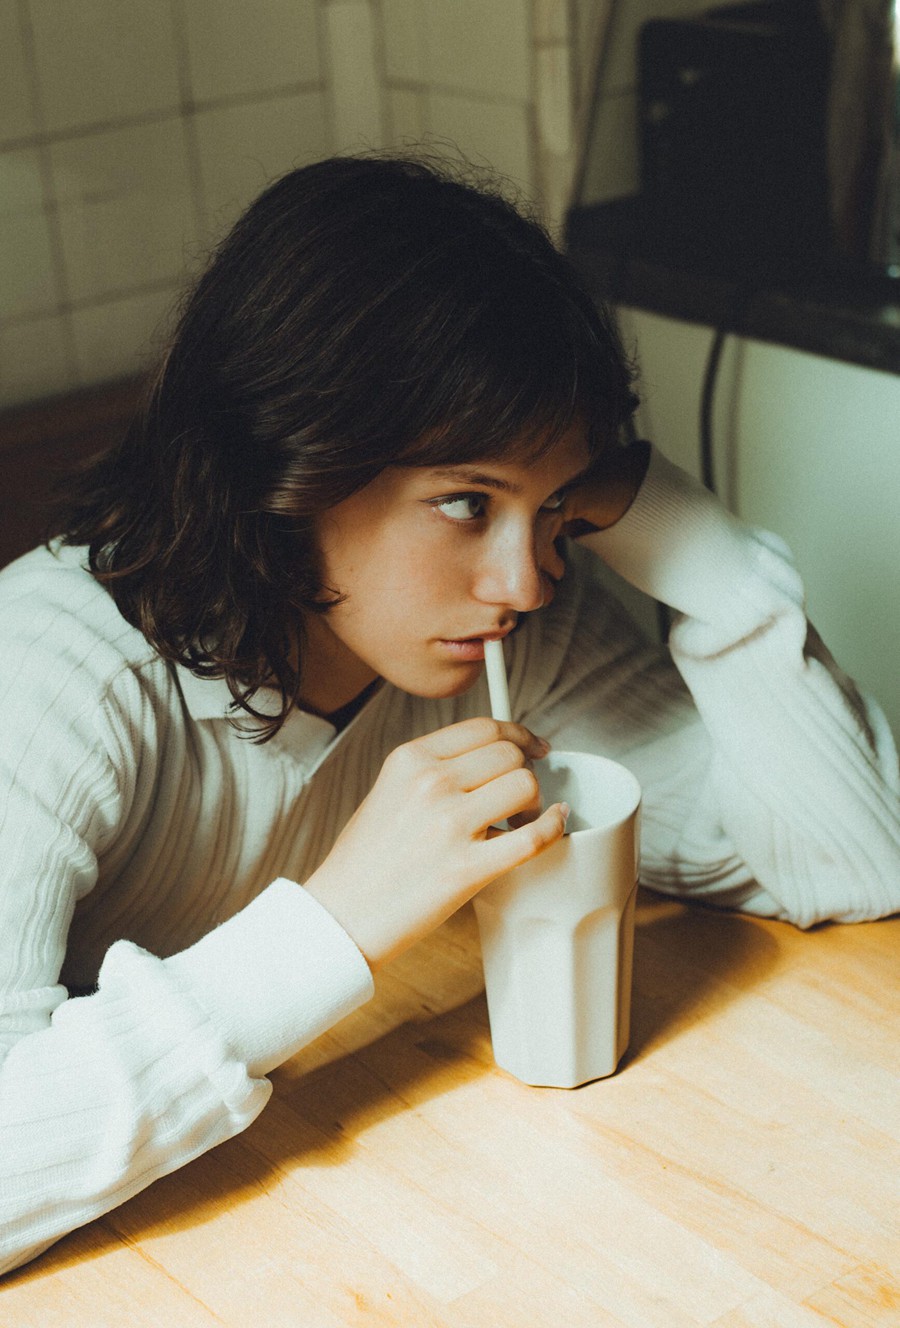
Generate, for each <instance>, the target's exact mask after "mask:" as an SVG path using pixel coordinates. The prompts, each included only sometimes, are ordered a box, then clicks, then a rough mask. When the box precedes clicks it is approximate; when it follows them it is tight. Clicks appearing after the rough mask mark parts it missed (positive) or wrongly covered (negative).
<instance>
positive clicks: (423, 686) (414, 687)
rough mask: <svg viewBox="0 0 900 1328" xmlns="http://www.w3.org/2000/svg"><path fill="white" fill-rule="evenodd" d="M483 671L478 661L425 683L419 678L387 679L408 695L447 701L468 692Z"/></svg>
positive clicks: (429, 699) (482, 666)
mask: <svg viewBox="0 0 900 1328" xmlns="http://www.w3.org/2000/svg"><path fill="white" fill-rule="evenodd" d="M483 672H484V665H483V664H480V663H479V664H476V665H469V666H467V667H466V668H465V669H457V670H455V671H454V673H453V674H452V675H449V676H447V677H444V678H441V679H433V680H432V681H430V682H427V683H426V682H424V681H421V680H420V681H416V682H413V681H412V680H408V681H406V682H403V681H401V680H400V679H399V678H398V679H396V680H394V679H390V680H389V681H393V682H394V686H395V687H399V688H400V690H401V691H404V692H408V693H409V695H410V696H420V697H422V699H423V700H426V701H449V700H450V698H451V697H454V696H463V695H464V694H465V693H466V692H470V691H471V690H472V688H473V687H474V686H475V684H476V682H477V681H478V679H479V678H480V676H481V674H482V673H483Z"/></svg>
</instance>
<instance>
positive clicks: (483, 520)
mask: <svg viewBox="0 0 900 1328" xmlns="http://www.w3.org/2000/svg"><path fill="white" fill-rule="evenodd" d="M588 461H589V453H588V448H587V444H586V442H585V439H584V434H583V431H582V430H581V429H572V430H571V431H570V432H569V433H568V434H567V435H565V436H564V437H563V438H562V439H561V440H560V441H559V442H558V443H557V444H556V445H555V446H554V447H553V448H552V449H550V450H549V451H548V453H547V455H545V456H544V457H542V458H541V459H540V460H539V461H537V462H534V463H521V462H498V461H490V460H489V461H484V462H482V463H478V462H476V463H468V462H467V463H465V464H463V465H460V466H451V467H440V468H430V467H399V466H392V467H389V468H388V469H387V470H385V471H382V473H381V474H380V475H379V476H378V477H377V478H376V479H375V480H373V481H372V482H371V483H370V484H368V485H367V486H366V487H365V488H364V489H361V490H360V491H359V492H358V493H355V494H353V495H352V496H351V497H350V498H347V499H345V500H344V502H342V503H339V504H338V505H337V506H336V507H333V508H331V509H330V510H329V511H328V512H327V513H325V514H324V516H323V517H322V518H321V519H320V521H319V525H318V542H319V550H320V555H321V570H322V580H323V583H324V584H325V585H326V586H327V587H328V588H329V589H331V590H334V591H336V592H338V593H340V594H341V595H342V596H344V599H343V601H342V602H341V603H340V604H338V605H336V606H335V607H334V608H333V609H331V610H329V611H328V612H327V613H326V614H325V615H323V616H321V617H315V616H312V615H311V616H310V617H309V619H308V621H307V623H306V628H307V637H308V640H307V646H306V650H305V651H304V675H303V687H302V695H303V699H304V702H305V703H306V704H307V705H309V706H311V707H312V708H313V709H316V710H319V711H321V712H323V713H328V712H329V711H330V710H334V709H337V707H338V706H341V705H343V704H345V703H346V702H347V701H349V700H351V699H352V698H353V697H354V696H355V695H357V693H358V692H359V691H360V690H361V689H362V688H363V687H364V686H365V685H366V684H367V683H368V682H371V681H372V680H373V679H374V678H376V677H379V676H380V677H383V678H386V679H387V680H388V681H389V682H392V683H394V684H395V685H396V686H397V687H400V688H402V689H403V690H404V691H407V692H411V693H413V694H414V695H417V696H429V697H447V696H456V695H458V694H459V693H461V692H464V691H466V690H467V689H468V688H469V687H471V686H472V685H473V683H474V682H475V681H476V679H477V678H478V676H479V674H480V673H481V671H482V668H483V661H484V648H483V641H484V638H485V637H502V636H505V635H506V634H507V633H508V632H510V631H511V630H512V628H513V627H514V626H515V624H516V621H517V619H518V616H519V614H520V613H530V612H532V611H533V610H535V609H539V608H541V607H542V606H543V605H545V604H549V603H550V601H551V600H552V598H553V592H554V586H555V584H556V582H557V581H558V580H559V579H560V578H561V577H562V575H563V572H564V570H565V568H564V564H563V562H562V559H561V558H560V556H559V554H558V553H557V551H556V548H555V546H554V540H555V539H556V538H557V536H558V535H559V534H560V530H561V528H562V520H563V517H562V510H561V509H562V504H563V500H564V496H565V491H566V489H567V487H569V486H571V485H572V484H573V483H574V481H575V480H576V479H577V478H578V476H579V475H580V474H581V473H582V472H583V471H584V470H585V469H586V467H587V465H588Z"/></svg>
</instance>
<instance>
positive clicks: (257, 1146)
mask: <svg viewBox="0 0 900 1328" xmlns="http://www.w3.org/2000/svg"><path fill="white" fill-rule="evenodd" d="M778 948H779V947H778V941H777V937H776V935H774V934H773V930H772V924H770V923H769V924H763V923H759V922H757V921H756V920H754V919H752V918H746V917H742V916H740V915H737V914H731V913H725V912H719V911H715V910H712V909H703V908H696V907H687V906H685V905H684V904H681V903H678V902H676V901H672V900H666V899H663V898H661V897H656V896H652V895H649V894H647V895H644V894H642V896H641V902H640V904H639V907H638V914H637V925H636V934H635V979H634V999H633V1006H632V1035H631V1044H630V1048H629V1051H628V1052H627V1054H626V1057H625V1058H624V1060H623V1062H622V1064H621V1066H620V1073H621V1072H622V1071H624V1070H627V1067H628V1065H630V1064H633V1063H635V1062H637V1061H639V1060H641V1059H643V1058H644V1057H646V1056H647V1055H648V1054H649V1053H650V1052H651V1051H652V1050H653V1049H654V1048H655V1047H657V1046H660V1045H662V1044H663V1043H664V1042H666V1041H668V1040H669V1039H670V1038H672V1037H676V1036H677V1035H678V1033H679V1030H681V1029H684V1028H687V1027H690V1026H691V1025H692V1024H693V1023H695V1022H696V1021H697V1020H699V1019H702V1018H704V1017H705V1016H706V1015H707V1014H709V1013H711V1012H712V1011H714V1010H715V1008H716V1007H718V1006H720V1005H722V1004H724V1003H729V1002H731V1001H733V1000H735V999H737V998H738V997H739V996H740V994H741V992H742V991H744V990H747V989H749V988H751V987H753V986H755V985H756V984H757V983H759V982H760V981H761V980H763V979H764V977H765V976H766V974H767V973H768V972H769V971H770V970H771V969H772V967H773V966H774V965H775V963H776V962H777V957H778ZM472 990H473V975H472V971H471V968H470V969H469V971H468V972H462V973H461V976H460V978H459V981H458V985H457V988H456V992H455V995H456V996H457V997H458V998H459V1003H458V1004H456V1005H451V1004H450V1002H451V1001H452V999H453V997H454V990H453V988H452V987H451V988H449V989H446V990H445V991H444V992H443V1000H444V1008H442V1009H439V1010H438V1012H437V1013H434V1014H425V1013H424V1012H421V1011H420V1014H419V1017H418V1018H416V1017H412V1018H410V1017H409V1016H408V1014H406V1015H405V1016H404V1018H403V1022H400V1023H399V1024H397V1026H395V1027H389V1028H388V1029H387V1031H385V1032H384V1033H383V1034H382V1035H381V1036H377V1035H376V1036H375V1037H374V1039H373V1040H370V1041H369V1042H362V1043H361V1044H360V1040H359V1038H354V1037H352V1036H351V1039H350V1042H351V1049H350V1050H348V1051H347V1052H346V1053H345V1054H342V1055H337V1056H335V1057H334V1058H333V1059H330V1060H326V1061H325V1062H324V1063H322V1064H319V1065H318V1066H316V1067H315V1068H312V1069H310V1070H309V1071H308V1072H306V1073H298V1064H297V1062H289V1063H288V1065H287V1066H285V1067H283V1068H282V1069H281V1070H277V1071H275V1073H274V1074H273V1076H272V1078H273V1082H274V1085H275V1091H274V1093H273V1096H272V1099H271V1101H270V1102H269V1104H268V1106H267V1107H266V1109H265V1110H264V1111H263V1113H262V1115H261V1116H260V1117H259V1119H258V1120H257V1121H256V1122H254V1124H253V1125H252V1126H250V1128H249V1129H248V1130H247V1131H245V1132H244V1133H243V1134H242V1135H239V1136H237V1137H236V1138H235V1139H232V1140H229V1141H228V1142H226V1143H224V1144H221V1145H220V1146H219V1147H217V1148H215V1149H213V1150H212V1151H211V1152H209V1153H206V1154H204V1155H203V1156H201V1157H199V1158H197V1159H196V1160H195V1161H194V1162H192V1163H191V1164H190V1165H189V1166H187V1167H183V1168H181V1169H180V1170H179V1171H177V1172H174V1173H173V1174H172V1175H170V1176H166V1177H163V1178H162V1179H160V1180H158V1181H156V1182H155V1183H154V1184H153V1185H151V1186H150V1187H149V1188H148V1189H147V1190H145V1191H143V1192H142V1193H141V1194H139V1195H136V1196H135V1197H134V1198H133V1199H131V1200H130V1201H129V1202H127V1203H126V1204H124V1205H122V1207H120V1208H118V1209H116V1210H114V1211H113V1212H111V1213H109V1214H108V1215H107V1216H106V1217H104V1218H101V1219H98V1220H97V1221H95V1222H93V1223H91V1224H90V1225H89V1226H88V1227H85V1228H82V1229H81V1230H80V1231H76V1232H73V1233H72V1234H71V1235H70V1236H67V1237H65V1238H64V1239H63V1240H61V1241H60V1242H59V1243H58V1244H57V1245H56V1246H54V1247H52V1248H51V1250H49V1251H48V1252H47V1253H46V1254H45V1255H43V1256H42V1257H41V1258H40V1259H39V1260H37V1261H36V1262H35V1263H34V1264H31V1265H27V1266H26V1267H25V1268H23V1269H22V1270H20V1271H19V1272H17V1273H14V1274H11V1275H10V1276H9V1278H8V1279H6V1280H5V1281H4V1284H3V1285H14V1284H15V1283H17V1282H19V1281H24V1280H25V1279H27V1278H28V1277H29V1276H32V1277H36V1276H48V1275H49V1276H52V1275H54V1274H57V1273H60V1272H62V1271H63V1270H65V1269H66V1268H70V1267H72V1266H73V1265H75V1264H78V1263H82V1262H84V1261H85V1260H88V1259H92V1258H95V1257H97V1256H99V1255H103V1254H107V1253H110V1252H112V1251H113V1250H115V1249H117V1248H118V1249H121V1246H122V1243H123V1242H124V1244H125V1245H129V1246H134V1245H139V1244H140V1245H143V1244H144V1243H145V1242H148V1241H152V1240H154V1239H155V1238H158V1237H162V1236H166V1235H171V1234H174V1233H176V1232H178V1231H183V1230H185V1229H187V1228H191V1227H196V1226H199V1225H202V1224H204V1223H206V1222H208V1221H211V1220H213V1219H214V1218H215V1219H217V1220H222V1217H223V1214H227V1213H228V1212H229V1210H235V1211H236V1210H238V1209H239V1208H240V1207H241V1206H242V1205H243V1204H244V1203H245V1202H249V1201H252V1199H253V1198H254V1197H255V1196H259V1195H262V1194H265V1193H267V1192H270V1191H271V1190H272V1189H273V1188H276V1187H278V1186H279V1185H281V1184H283V1183H285V1182H287V1183H288V1184H290V1185H299V1186H301V1187H302V1184H303V1168H304V1166H315V1167H322V1166H328V1167H332V1166H340V1165H342V1164H344V1163H346V1162H348V1161H349V1160H350V1159H351V1158H352V1156H353V1154H354V1152H355V1151H356V1149H357V1148H358V1147H359V1146H360V1144H361V1141H363V1137H364V1135H365V1134H366V1132H367V1130H369V1129H371V1128H372V1127H374V1126H377V1125H381V1124H383V1123H384V1122H385V1121H386V1120H388V1119H389V1118H390V1117H391V1116H394V1115H399V1114H401V1113H404V1112H413V1113H414V1112H415V1110H416V1107H417V1106H418V1105H419V1104H421V1103H425V1102H428V1101H431V1100H434V1099H436V1098H437V1097H438V1096H439V1095H441V1094H442V1093H446V1092H450V1091H458V1090H459V1089H460V1088H463V1089H465V1087H466V1085H467V1084H470V1083H471V1084H472V1086H473V1091H474V1092H479V1091H481V1090H480V1089H479V1087H478V1085H477V1084H476V1082H475V1081H477V1080H479V1079H483V1078H485V1076H488V1075H493V1074H494V1073H495V1071H494V1068H493V1061H492V1057H491V1046H490V1033H489V1028H488V1018H487V1007H486V1003H485V998H484V994H483V992H482V993H481V994H478V995H475V996H473V995H472V994H471V993H472ZM377 999H378V998H377V997H376V1001H377ZM412 1004H413V1005H414V1004H415V1002H414V1001H413V1002H412ZM447 1005H450V1008H446V1007H447ZM351 1033H352V1029H351ZM299 1066H300V1069H302V1068H303V1062H302V1060H301V1061H300V1062H299ZM542 1091H546V1090H542ZM576 1091H577V1090H576ZM297 1208H298V1209H302V1201H301V1199H300V1198H299V1197H298V1199H297ZM245 1220H247V1219H245ZM250 1220H252V1219H250ZM236 1234H237V1235H238V1236H239V1232H238V1233H236ZM223 1236H224V1238H227V1228H226V1231H225V1232H223Z"/></svg>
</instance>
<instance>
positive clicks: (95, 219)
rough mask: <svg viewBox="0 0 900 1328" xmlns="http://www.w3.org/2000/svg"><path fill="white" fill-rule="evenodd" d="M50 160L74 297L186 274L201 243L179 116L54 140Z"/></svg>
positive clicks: (122, 289) (108, 292)
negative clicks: (191, 255)
mask: <svg viewBox="0 0 900 1328" xmlns="http://www.w3.org/2000/svg"><path fill="white" fill-rule="evenodd" d="M50 162H51V167H52V172H53V183H54V188H55V191H56V199H57V203H58V207H59V225H60V231H61V234H62V243H63V251H64V254H65V260H66V272H67V274H68V288H69V295H70V296H71V298H72V299H73V300H75V301H85V300H96V299H98V298H102V297H104V296H107V295H111V294H121V293H125V292H130V291H134V290H137V289H140V288H141V287H146V286H148V285H150V284H154V283H156V284H158V283H161V282H171V281H174V280H176V279H177V278H178V277H179V276H180V274H181V273H182V271H183V270H184V266H185V261H186V254H187V252H188V251H189V249H190V248H191V246H192V245H194V244H195V243H196V219H195V216H194V211H193V203H192V198H191V188H190V181H189V177H188V163H187V152H186V146H185V136H184V125H183V123H182V120H181V118H180V117H178V116H172V117H170V118H168V119H165V120H154V121H150V122H149V123H143V124H136V125H135V124H131V125H126V126H125V127H123V128H120V129H108V130H105V131H104V132H103V133H98V134H93V135H91V136H89V137H80V138H72V139H67V140H65V141H62V142H58V143H53V144H51V146H50Z"/></svg>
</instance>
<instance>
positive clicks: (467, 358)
mask: <svg viewBox="0 0 900 1328" xmlns="http://www.w3.org/2000/svg"><path fill="white" fill-rule="evenodd" d="M531 294H532V296H533V299H532V302H531V303H530V304H526V303H525V302H524V301H523V300H522V299H521V296H520V297H519V299H511V298H510V291H509V287H507V289H506V290H503V291H499V290H498V291H496V292H495V299H494V300H493V301H492V302H491V304H490V305H489V307H488V310H487V312H483V313H482V316H481V318H479V319H478V320H477V322H476V323H475V325H474V326H473V325H472V323H471V322H468V321H466V322H465V323H463V325H462V326H459V327H458V328H456V329H453V330H452V331H451V329H452V320H451V319H447V320H445V321H444V323H443V332H444V340H445V346H444V352H443V358H444V363H445V364H446V365H447V367H448V370H449V372H446V373H445V374H444V375H441V376H438V377H435V376H434V374H433V372H432V373H429V372H428V370H427V369H426V366H425V365H424V364H422V365H421V371H422V376H421V378H420V379H419V383H420V384H421V388H422V390H421V393H419V392H417V391H416V388H415V386H414V384H415V383H416V379H417V377H418V374H417V370H418V369H419V367H420V366H419V365H418V364H413V365H411V366H410V370H411V372H410V374H409V376H408V378H407V386H408V389H409V393H408V396H407V400H406V402H405V403H404V404H405V406H406V409H405V410H401V411H400V412H399V418H398V419H396V421H395V423H396V425H399V428H398V429H397V434H396V435H395V437H396V444H395V446H396V451H395V453H394V456H393V458H392V460H393V464H395V465H401V466H432V465H445V464H448V463H454V462H458V461H473V460H477V459H492V460H498V459H500V458H501V457H502V458H504V459H508V460H510V461H520V462H521V461H524V462H528V461H533V460H535V459H537V458H538V457H540V456H541V455H543V454H544V453H546V452H547V451H548V450H550V449H551V448H552V447H553V446H554V445H555V444H556V443H557V442H558V441H559V439H560V438H561V437H562V436H563V435H564V434H566V433H567V432H568V431H569V430H570V429H571V428H572V427H573V426H574V425H576V424H579V423H581V424H583V426H584V430H585V437H586V441H587V445H588V448H589V450H590V453H591V455H592V456H594V455H595V454H596V453H598V452H599V451H601V450H603V449H604V448H605V447H607V446H609V445H610V443H611V442H613V441H614V439H615V437H616V434H617V432H618V428H619V426H620V424H621V422H622V405H621V393H620V392H619V391H613V392H611V391H610V383H609V371H608V366H607V365H606V364H604V363H603V356H602V353H601V351H600V349H599V347H598V344H597V342H598V338H597V337H596V335H595V334H594V329H593V328H592V327H591V324H590V321H589V320H588V319H581V318H577V317H573V309H572V306H571V303H568V302H566V303H564V302H563V301H561V300H559V299H558V298H554V297H555V296H556V292H555V291H546V290H544V291H540V290H538V291H534V290H533V289H532V292H531ZM454 332H455V333H456V335H455V336H454V335H453V333H454ZM448 333H449V335H447V334H448ZM428 340H429V339H427V338H426V339H425V341H426V343H427V341H428ZM447 342H450V343H451V345H450V347H449V348H448V346H447ZM453 343H455V344H453ZM419 358H420V357H419V355H416V356H415V359H416V360H418V359H419ZM426 358H428V347H427V344H426V345H424V346H423V347H422V359H426ZM620 372H621V370H620ZM617 387H618V385H617ZM407 412H408V413H407ZM404 417H405V418H404ZM404 426H405V427H404Z"/></svg>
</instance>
